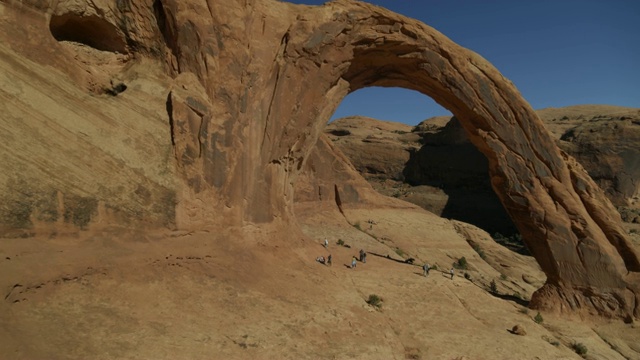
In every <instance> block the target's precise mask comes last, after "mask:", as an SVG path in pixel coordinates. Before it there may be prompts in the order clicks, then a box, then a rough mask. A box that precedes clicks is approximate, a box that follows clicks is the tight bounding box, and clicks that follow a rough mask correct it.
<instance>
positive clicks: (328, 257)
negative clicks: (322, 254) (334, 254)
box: [327, 254, 331, 266]
mask: <svg viewBox="0 0 640 360" xmlns="http://www.w3.org/2000/svg"><path fill="white" fill-rule="evenodd" d="M327 265H329V266H331V254H329V256H327Z"/></svg>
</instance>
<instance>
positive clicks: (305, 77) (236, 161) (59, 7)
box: [0, 0, 640, 317]
mask: <svg viewBox="0 0 640 360" xmlns="http://www.w3.org/2000/svg"><path fill="white" fill-rule="evenodd" d="M18 12H21V13H22V14H18ZM0 16H1V17H2V30H3V34H5V35H4V36H3V38H4V39H3V40H6V41H7V42H6V45H3V47H2V49H3V52H6V53H9V54H10V56H9V57H12V58H15V57H16V56H17V57H24V58H25V59H29V61H30V62H34V63H36V65H34V66H35V67H37V68H38V69H40V70H41V71H42V72H44V70H43V65H45V64H46V65H47V66H50V67H53V68H54V69H56V70H55V71H60V72H63V73H66V74H67V75H68V79H69V81H72V82H74V83H75V84H77V85H78V86H80V87H81V88H84V89H85V90H86V91H90V92H93V95H90V94H88V93H85V94H84V95H83V96H81V98H82V99H85V100H86V102H87V104H88V105H87V106H96V107H99V106H100V105H102V104H105V106H107V105H110V106H111V108H105V109H101V108H93V109H92V111H93V112H91V113H90V114H94V115H95V114H97V115H100V116H97V115H96V116H89V117H91V120H92V121H90V122H89V124H88V125H87V124H86V121H87V119H85V118H84V117H82V116H77V115H78V113H80V114H82V113H83V108H84V106H85V105H84V104H82V102H79V103H77V104H64V103H56V104H54V103H51V104H48V105H46V106H45V105H42V103H41V102H39V101H33V104H35V105H34V106H35V107H36V108H38V107H40V106H45V108H44V109H41V110H42V111H43V113H45V114H47V116H46V117H45V118H39V119H38V120H39V121H40V123H39V124H38V125H35V126H36V128H35V129H34V128H29V127H30V126H34V125H33V124H34V123H32V122H31V121H28V119H27V118H26V117H23V118H17V117H10V118H9V119H8V120H9V121H3V122H2V123H3V126H5V127H7V128H8V130H9V131H6V130H7V129H3V130H5V131H3V132H2V135H1V136H2V137H3V139H2V140H3V143H5V140H11V141H12V144H15V146H23V147H26V148H28V147H29V144H32V143H34V144H37V143H38V142H39V141H43V142H45V143H49V142H59V143H60V144H61V145H65V146H60V147H59V148H56V149H54V151H51V152H46V151H42V152H41V153H40V158H38V159H34V158H32V157H29V158H25V157H24V156H23V155H21V153H20V151H16V150H15V149H13V148H9V149H7V148H3V150H2V152H3V154H2V155H3V158H8V159H9V160H8V162H3V169H2V170H3V171H2V174H3V175H2V178H0V180H2V183H3V184H4V185H3V189H4V190H3V191H2V195H3V196H9V194H10V193H12V192H11V191H10V190H8V186H9V185H8V184H9V180H10V179H11V178H18V179H19V178H20V176H21V175H25V174H26V173H29V175H30V176H31V178H29V180H28V181H27V184H29V185H30V186H31V187H32V188H33V191H31V190H30V191H29V192H26V191H24V192H22V193H21V194H19V196H18V199H16V200H15V201H14V202H12V203H10V204H9V205H4V206H3V212H2V214H3V216H2V219H3V225H4V226H5V227H6V226H8V225H9V226H8V227H12V226H25V227H29V226H34V223H35V221H34V216H35V217H38V216H36V213H35V210H36V209H40V210H39V212H38V214H54V213H55V214H56V216H53V215H51V216H48V215H41V216H39V217H38V221H42V222H45V223H46V222H53V221H59V220H58V219H61V218H64V221H63V222H64V223H69V222H71V219H75V218H77V222H74V223H76V224H77V225H81V226H91V223H92V222H93V221H94V218H96V219H101V221H110V222H116V223H118V222H123V221H124V220H123V218H127V216H122V214H125V215H128V214H138V215H139V216H138V219H135V220H138V221H139V222H141V223H148V224H152V225H153V226H158V225H159V224H162V223H165V224H169V226H173V225H172V224H175V226H177V227H178V228H184V229H196V228H203V227H215V226H233V225H242V224H246V223H273V222H275V223H282V224H289V223H290V222H291V221H292V219H293V211H292V203H293V199H294V191H293V189H294V184H295V183H296V180H297V179H298V176H299V174H300V171H301V169H302V168H303V166H304V164H305V160H306V159H307V158H308V157H309V155H310V153H311V151H312V150H313V148H314V145H315V144H316V142H317V140H318V138H319V135H320V133H321V132H322V129H323V127H324V125H325V124H326V122H327V120H328V119H329V117H330V115H331V114H332V113H333V112H334V110H335V109H336V107H337V105H338V104H339V102H340V101H341V100H342V99H343V98H344V96H345V95H346V94H347V93H348V92H350V91H355V90H357V89H359V88H362V87H366V86H399V87H404V88H408V89H413V90H416V91H420V92H422V93H424V94H425V95H428V96H430V97H432V98H433V99H434V100H435V101H436V102H438V103H439V104H440V105H442V106H444V107H446V108H447V109H449V110H450V111H451V112H452V113H453V114H454V115H455V116H456V117H457V118H458V119H459V121H460V123H461V125H462V127H463V128H464V130H465V131H466V133H467V136H468V137H469V139H470V141H471V142H472V143H473V144H474V145H475V146H476V147H477V148H478V149H479V150H480V151H481V152H482V153H483V154H484V155H485V156H486V158H487V159H488V163H489V171H490V175H491V184H492V186H493V188H494V190H495V191H496V193H497V194H498V196H499V198H500V199H501V201H502V203H503V204H504V206H505V208H506V210H507V211H508V212H509V214H510V215H511V217H512V218H513V220H514V222H515V224H516V226H517V227H518V229H519V230H520V232H521V233H522V234H523V237H524V239H525V241H526V242H527V245H528V246H529V248H530V250H531V252H532V254H533V255H534V256H535V258H536V259H537V261H538V262H539V263H540V265H541V267H542V269H543V271H544V272H545V273H546V275H547V283H546V284H545V285H544V286H543V288H542V289H540V290H539V291H538V292H537V293H536V294H535V295H534V298H533V300H532V304H533V305H534V306H537V307H545V308H555V307H556V306H557V305H560V308H561V310H570V309H571V310H576V311H580V310H583V311H588V312H594V313H599V314H602V315H610V316H630V314H635V316H636V317H637V316H640V308H639V306H638V304H639V303H640V299H639V298H638V296H639V295H640V289H639V288H638V284H639V281H638V272H639V271H640V261H639V257H638V253H637V252H636V251H635V250H634V249H633V248H632V247H631V245H630V243H629V241H628V239H627V238H626V235H625V233H624V232H623V230H622V228H621V226H620V218H619V216H618V215H617V213H616V212H615V209H614V208H613V206H612V205H611V203H610V202H609V201H608V200H607V199H606V197H605V196H604V194H603V192H602V191H601V190H600V189H599V188H598V187H597V185H596V184H595V183H594V182H593V180H591V178H589V176H588V175H587V174H586V172H585V171H584V169H583V168H582V167H581V166H580V165H579V164H578V163H577V162H575V160H573V159H571V158H569V157H567V156H566V155H564V154H563V153H562V152H561V151H559V149H558V148H557V147H556V145H555V143H554V142H553V139H552V138H551V137H550V136H549V134H548V133H547V132H546V130H545V129H544V127H543V125H542V122H541V121H540V119H539V118H538V117H537V116H536V114H535V113H534V112H533V110H532V109H531V108H530V106H529V105H528V104H527V103H526V101H524V100H523V99H522V97H521V96H520V94H519V93H518V91H517V89H516V88H515V87H514V86H513V84H511V82H509V81H508V80H507V79H505V78H504V77H503V76H502V75H501V74H500V73H499V72H498V71H497V70H496V69H495V68H493V67H492V66H491V65H490V64H489V63H488V62H487V61H486V60H484V59H483V58H481V57H480V56H479V55H477V54H475V53H473V52H471V51H468V50H466V49H463V48H461V47H460V46H458V45H456V44H454V43H453V42H452V41H450V40H449V39H447V38H446V37H445V36H443V35H442V34H440V33H438V32H437V31H436V30H434V29H432V28H430V27H428V26H426V25H424V24H422V23H420V22H418V21H416V20H412V19H409V18H406V17H404V16H400V15H398V14H394V13H392V12H389V11H387V10H385V9H382V8H378V7H375V6H371V5H368V4H366V3H357V2H350V1H346V0H340V1H336V2H332V3H328V4H326V5H325V6H322V7H304V6H294V5H292V4H287V3H282V2H276V1H270V0H249V1H227V2H217V1H211V0H208V1H207V0H193V1H188V2H187V1H177V0H155V1H151V0H145V1H135V2H134V1H127V0H125V1H117V2H111V1H86V2H85V1H81V0H75V1H74V0H70V1H60V2H54V1H40V0H27V1H22V2H20V3H17V4H13V3H12V5H11V7H10V6H8V5H4V4H3V5H0ZM23 29H24V30H23ZM63 43H70V44H63ZM78 44H79V45H78ZM67 45H70V46H67ZM65 46H67V47H66V48H65ZM69 47H70V49H69ZM49 49H50V50H49ZM15 54H17V55H15ZM37 64H39V65H37ZM158 64H160V65H161V67H160V69H159V70H158V72H159V73H160V74H158V75H156V78H155V79H152V78H153V76H151V75H147V74H146V73H145V72H143V71H142V70H143V69H144V70H148V68H152V69H155V68H157V67H158ZM3 66H7V67H10V68H11V67H19V64H9V65H7V63H6V62H3ZM38 66H39V67H38ZM160 70H161V71H160ZM163 74H164V75H163ZM43 77H44V79H39V81H41V82H42V83H43V84H50V83H48V82H47V79H46V76H44V75H43ZM141 77H146V79H145V80H146V81H139V82H137V83H136V79H140V78H141ZM150 79H152V80H150ZM12 81H13V80H12V79H9V80H7V81H5V82H4V83H5V84H7V83H11V82H12ZM15 81H16V82H18V83H20V84H22V85H24V84H25V82H24V80H20V79H19V78H17V79H15ZM166 83H168V84H170V85H169V86H167V87H166V88H165V89H164V91H163V90H161V87H162V84H166ZM121 84H122V85H124V86H122V85H121ZM133 85H135V86H133ZM158 85H160V88H158ZM310 85H312V86H310ZM59 88H65V89H67V88H70V86H69V84H59V85H57V87H52V89H55V90H56V91H57V90H58V89H59ZM13 90H14V91H13V92H7V91H3V96H7V95H6V94H7V93H9V94H11V95H12V96H13V98H15V99H21V96H23V95H24V94H23V93H22V92H21V89H18V88H16V89H13ZM122 90H126V91H124V92H122ZM69 91H72V90H69ZM73 91H77V87H76V88H74V90H73ZM129 91H141V92H143V93H146V94H149V95H155V97H153V96H151V97H150V98H151V99H149V101H148V102H146V103H135V104H127V96H126V94H127V92H129ZM107 94H111V95H107ZM114 94H115V95H116V96H113V95H114ZM13 98H12V99H13ZM50 99H51V97H46V96H44V97H43V99H42V100H43V101H44V100H49V101H50ZM159 100H160V101H161V103H162V106H161V107H160V108H158V107H156V106H154V104H156V103H157V102H158V101H159ZM129 101H130V99H129ZM91 104H94V105H91ZM125 104H126V105H128V106H126V107H125V106H124V105H125ZM53 106H60V107H61V108H60V109H59V111H60V112H59V113H58V114H57V115H54V114H52V113H51V112H50V111H49V110H50V107H53ZM72 110H73V111H72ZM154 110H155V111H154ZM160 110H163V111H165V114H162V115H160ZM12 111H13V112H12V113H13V114H18V115H20V114H22V115H25V112H24V109H23V108H22V107H20V106H18V109H13V110H12ZM118 111H120V113H118ZM105 113H106V115H107V116H102V115H103V114H105ZM3 116H4V115H3ZM69 116H71V117H73V116H77V122H74V123H73V125H74V126H73V127H72V129H71V130H70V131H67V132H64V136H66V137H67V138H65V140H52V139H51V138H50V137H55V138H57V137H58V136H59V135H58V134H59V133H60V132H61V131H60V128H59V125H57V124H56V121H60V123H65V121H67V120H65V119H67V117H69ZM135 116H142V117H146V118H148V119H149V121H150V120H151V119H153V120H155V122H153V124H155V126H157V127H158V129H157V132H154V133H149V134H147V133H145V131H144V129H143V130H141V131H140V132H138V133H136V135H138V136H137V137H136V138H135V139H132V138H129V136H130V135H131V134H132V133H133V132H132V131H130V130H129V128H128V127H132V128H133V127H135V126H137V125H139V123H136V122H135V121H134V119H135ZM23 119H27V120H23ZM114 120H115V122H114ZM6 124H8V125H6ZM58 124H59V123H58ZM91 124H93V126H91ZM96 124H99V126H97V125H96ZM161 124H163V125H164V127H163V126H162V125H161ZM50 129H53V132H52V133H48V134H47V135H48V136H47V135H43V133H44V131H45V130H47V131H49V130H50ZM117 129H120V130H121V132H120V133H118V132H117V131H115V130H117ZM83 130H84V131H83ZM86 131H89V132H90V134H88V133H87V132H86ZM83 134H84V135H83ZM39 136H40V137H39ZM127 139H129V140H128V141H127ZM147 139H149V140H150V142H147ZM87 142H88V144H87ZM75 143H81V144H83V145H78V146H77V147H76V146H74V144H75ZM97 144H101V145H102V146H93V145H97ZM89 145H92V146H89ZM169 145H170V149H172V152H171V154H172V155H173V156H172V157H169V158H163V157H162V156H163V154H166V152H164V151H163V149H166V148H167V146H169ZM34 146H35V145H34ZM92 148H97V149H95V151H88V150H89V149H92ZM60 156H62V157H63V158H64V159H69V157H74V156H75V157H77V158H75V160H74V161H69V162H68V164H69V166H68V168H65V169H56V168H55V164H57V162H58V161H59V157H60ZM134 158H136V159H134ZM36 160H38V161H36ZM154 161H156V162H157V163H156V164H155V165H153V164H152V163H153V162H154ZM108 164H111V165H112V166H111V167H109V168H108V167H107V165H108ZM163 167H164V168H168V169H167V170H161V168H163ZM23 169H24V170H27V171H26V172H25V171H24V170H23ZM32 170H33V171H32ZM75 170H77V171H75ZM68 171H75V172H74V173H72V174H69V173H68ZM127 174H131V176H132V177H131V178H129V177H127V178H126V179H125V178H123V177H126V176H128V175H127ZM105 178H106V179H107V180H104V179H105ZM114 178H115V179H114ZM152 180H155V181H152ZM146 183H148V186H142V188H140V189H139V191H136V190H137V188H135V186H136V184H138V185H140V184H146ZM12 184H15V185H12V186H13V189H18V192H20V191H21V190H20V189H23V188H25V186H23V183H21V182H19V181H17V180H16V182H14V183H12ZM14 192H15V190H14ZM117 194H119V196H116V195H117ZM174 194H175V196H173V195H174ZM74 196H75V198H76V199H78V201H75V202H65V201H66V200H65V199H73V198H74ZM113 196H115V198H116V199H117V200H118V201H113V202H111V200H110V199H111V198H112V197H113ZM61 199H62V200H61ZM162 199H165V200H164V201H161V200H162ZM173 199H175V202H176V204H175V213H173V212H172V211H173V209H174V200H173ZM41 200H42V201H41ZM24 204H27V205H28V206H23V205H24ZM40 204H44V205H42V206H40ZM154 209H156V212H154ZM61 212H62V213H63V214H64V216H62V214H61ZM156 213H157V214H158V215H157V216H155V215H154V216H148V217H147V214H156ZM67 214H78V215H77V216H75V215H69V216H67ZM105 214H106V215H105ZM109 214H112V215H109ZM113 214H115V215H113ZM118 214H120V216H118ZM174 214H175V215H174ZM108 215H109V216H108ZM11 217H13V218H19V219H21V220H22V222H17V223H7V221H8V220H7V219H10V218H11ZM169 220H171V221H169Z"/></svg>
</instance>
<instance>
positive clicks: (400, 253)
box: [396, 248, 404, 257]
mask: <svg viewBox="0 0 640 360" xmlns="http://www.w3.org/2000/svg"><path fill="white" fill-rule="evenodd" d="M396 254H398V255H399V256H403V257H404V251H402V249H400V248H396Z"/></svg>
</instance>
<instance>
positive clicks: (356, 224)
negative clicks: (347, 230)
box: [353, 221, 362, 231]
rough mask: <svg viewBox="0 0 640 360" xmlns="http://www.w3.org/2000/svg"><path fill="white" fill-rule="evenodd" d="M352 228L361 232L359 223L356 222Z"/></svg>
mask: <svg viewBox="0 0 640 360" xmlns="http://www.w3.org/2000/svg"><path fill="white" fill-rule="evenodd" d="M353 227H354V228H356V229H358V230H360V231H362V227H360V221H358V222H356V223H355V224H353Z"/></svg>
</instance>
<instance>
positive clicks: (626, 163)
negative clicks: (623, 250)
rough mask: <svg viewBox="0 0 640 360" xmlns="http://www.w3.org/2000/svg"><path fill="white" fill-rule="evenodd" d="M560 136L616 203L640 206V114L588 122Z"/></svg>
mask: <svg viewBox="0 0 640 360" xmlns="http://www.w3.org/2000/svg"><path fill="white" fill-rule="evenodd" d="M560 139H561V140H562V141H561V142H560V146H562V148H563V150H565V151H567V152H568V153H569V154H571V155H572V156H573V157H575V158H576V160H578V161H579V162H580V164H582V165H583V166H584V167H585V169H587V170H588V171H589V175H591V177H592V178H593V179H594V180H595V181H596V183H598V185H600V187H601V188H603V189H605V190H606V194H607V197H608V198H609V199H611V201H612V202H613V203H614V204H615V205H618V206H632V207H636V206H640V202H639V201H638V200H639V199H640V180H639V179H640V116H637V117H634V118H631V117H623V118H622V119H602V120H597V121H594V122H592V121H589V122H585V123H582V124H580V125H578V126H576V127H575V128H572V129H570V130H568V131H567V132H566V133H564V134H563V135H562V137H561V138H560Z"/></svg>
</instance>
